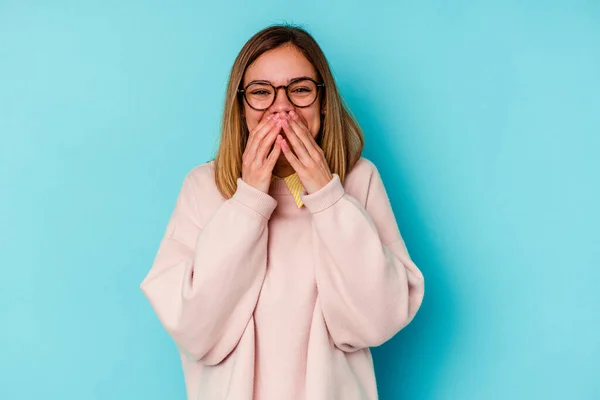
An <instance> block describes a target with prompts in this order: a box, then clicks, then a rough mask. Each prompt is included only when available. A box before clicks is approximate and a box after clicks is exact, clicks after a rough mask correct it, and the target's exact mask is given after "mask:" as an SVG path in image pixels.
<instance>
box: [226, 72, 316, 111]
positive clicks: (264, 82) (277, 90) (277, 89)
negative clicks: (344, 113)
mask: <svg viewBox="0 0 600 400" xmlns="http://www.w3.org/2000/svg"><path fill="white" fill-rule="evenodd" d="M307 80H308V81H312V82H313V83H314V84H315V85H316V86H317V95H316V96H315V99H314V100H313V101H312V102H311V103H310V104H308V105H305V106H298V105H296V103H294V102H293V101H292V99H291V98H290V94H289V93H288V87H289V86H290V85H293V84H294V83H296V82H299V81H307ZM257 83H260V84H267V85H269V86H271V87H272V88H273V92H274V93H275V95H274V96H273V101H272V102H271V104H269V105H268V106H267V107H265V108H255V107H252V105H251V104H250V102H249V101H248V98H247V97H246V93H247V91H246V90H247V89H248V88H249V87H250V86H252V85H255V84H257ZM282 88H283V89H284V91H285V96H286V97H287V99H288V101H289V102H290V103H292V104H293V105H294V106H295V107H298V108H306V107H310V106H312V105H313V104H314V103H315V101H317V99H318V98H319V93H320V91H321V90H322V89H324V88H325V83H323V82H317V81H316V80H314V79H313V78H309V77H307V76H306V77H301V78H296V79H294V80H292V81H290V83H288V84H287V85H279V86H273V84H272V83H271V82H269V81H254V82H251V83H250V84H248V85H247V86H246V87H245V88H243V89H238V90H237V92H238V93H239V94H241V95H242V97H243V98H244V100H245V101H246V104H248V107H250V108H251V109H253V110H256V111H264V110H266V109H268V108H269V107H271V106H272V105H273V104H274V103H275V100H277V94H278V93H279V89H282Z"/></svg>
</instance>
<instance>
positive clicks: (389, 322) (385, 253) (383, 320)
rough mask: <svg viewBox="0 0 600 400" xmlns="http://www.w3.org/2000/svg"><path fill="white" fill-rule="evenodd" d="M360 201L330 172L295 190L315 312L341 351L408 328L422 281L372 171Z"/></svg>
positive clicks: (380, 340) (378, 342)
mask: <svg viewBox="0 0 600 400" xmlns="http://www.w3.org/2000/svg"><path fill="white" fill-rule="evenodd" d="M371 165H372V173H371V177H370V180H369V188H368V194H367V199H366V205H365V206H364V207H363V205H362V204H361V203H360V202H359V201H358V200H357V199H356V198H354V197H352V196H351V195H349V194H348V193H346V192H345V189H344V187H343V186H342V184H341V182H340V178H339V176H338V175H337V174H333V179H332V180H331V181H330V182H329V183H328V184H327V185H325V186H324V187H322V188H321V189H320V190H318V191H316V192H314V193H311V194H309V195H303V197H302V200H303V202H304V204H305V205H306V207H307V208H308V209H309V211H310V212H311V213H312V220H313V230H314V239H313V240H314V243H313V244H314V245H313V252H314V253H313V254H314V259H315V275H316V280H317V288H318V292H319V298H320V300H321V307H322V311H323V317H324V319H325V322H326V325H327V328H328V330H329V333H330V335H331V337H332V339H333V341H334V343H335V345H336V346H337V347H338V348H339V349H341V350H343V351H346V352H352V351H356V350H358V349H360V348H365V347H374V346H379V345H381V344H383V343H384V342H386V341H387V340H389V339H391V338H392V337H393V336H394V335H395V334H396V333H397V332H398V331H400V330H401V329H402V328H403V327H405V326H406V325H408V324H409V323H410V322H411V320H412V319H413V317H414V316H415V314H416V313H417V310H418V309H419V307H420V305H421V302H422V300H423V295H424V278H423V275H422V273H421V271H420V270H419V269H418V268H417V266H416V265H415V263H414V262H413V261H412V260H411V258H410V256H409V253H408V251H407V249H406V246H405V244H404V240H403V239H402V236H401V235H400V231H399V229H398V226H397V224H396V219H395V217H394V214H393V211H392V208H391V205H390V201H389V199H388V197H387V193H386V190H385V188H384V186H383V182H382V180H381V177H380V175H379V173H378V171H377V168H376V167H375V165H374V164H372V163H371Z"/></svg>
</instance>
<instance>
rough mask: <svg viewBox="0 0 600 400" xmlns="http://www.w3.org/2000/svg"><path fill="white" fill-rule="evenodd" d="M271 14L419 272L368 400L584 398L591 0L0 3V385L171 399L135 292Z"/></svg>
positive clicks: (597, 132)
mask: <svg viewBox="0 0 600 400" xmlns="http://www.w3.org/2000/svg"><path fill="white" fill-rule="evenodd" d="M524 3H527V4H526V5H525V4H524ZM277 22H291V23H296V24H301V25H302V26H304V27H305V28H307V29H308V30H309V31H310V32H311V33H312V34H313V35H314V36H315V38H316V39H317V41H318V42H319V43H320V44H321V46H322V48H323V50H324V51H325V53H326V55H327V57H328V59H329V61H330V63H331V66H332V68H333V70H334V74H335V76H336V79H337V81H338V83H339V86H340V88H341V92H342V95H343V96H344V98H345V99H346V100H347V102H348V104H349V105H350V107H351V109H352V111H353V112H354V113H355V115H356V117H357V119H358V121H359V122H360V124H361V126H362V127H363V128H364V131H365V135H366V148H365V152H364V156H365V157H367V158H369V159H371V160H372V161H373V162H374V163H375V164H376V165H377V166H378V168H379V170H380V172H381V174H382V177H383V179H384V183H385V184H386V188H387V190H388V194H389V196H390V199H391V201H392V204H393V208H394V211H395V213H396V215H397V219H398V223H399V226H400V229H401V231H402V233H403V236H404V238H405V240H406V243H407V246H408V247H409V250H410V252H411V255H412V256H413V258H414V260H415V262H416V263H417V265H418V266H419V267H420V268H421V270H422V271H423V273H424V275H425V277H426V295H425V300H424V302H423V306H422V308H421V310H420V312H419V314H418V315H417V317H416V318H415V320H414V321H413V323H412V324H411V325H409V326H408V327H407V328H405V329H404V330H402V331H401V332H400V333H399V334H398V335H397V336H395V337H394V338H393V339H392V340H391V341H389V342H387V343H386V344H384V345H383V346H381V347H379V348H374V349H373V354H374V357H375V363H376V373H377V377H378V383H379V388H380V395H381V399H383V400H386V399H417V400H424V399H460V400H470V399H489V400H495V399H598V398H600V375H599V374H600V366H599V361H598V360H600V334H599V329H600V311H599V305H600V292H599V290H598V289H599V281H600V272H599V271H600V248H599V247H600V246H599V244H600V235H599V233H598V229H599V226H600V213H599V211H598V208H599V205H600V188H599V186H600V185H599V181H600V179H599V177H598V175H599V172H600V161H599V155H598V154H599V149H600V139H599V137H600V129H599V127H600V2H599V1H597V0H589V1H577V0H564V1H529V2H518V1H502V2H500V1H498V2H483V1H465V0H459V1H452V2H451V1H421V2H408V1H379V2H378V1H370V2H368V5H355V4H351V3H349V2H328V3H325V4H323V3H322V2H320V1H308V2H306V1H305V2H298V3H296V2H268V1H260V2H248V3H242V2H239V3H231V2H229V3H225V4H218V3H216V2H211V3H207V2H206V3H200V2H167V1H164V2H150V1H143V2H142V1H104V2H100V1H96V2H92V1H89V2H87V1H86V2H76V1H52V2H50V1H46V2H42V1H40V2H37V3H36V2H30V1H6V0H4V1H0V133H1V142H0V189H1V191H0V194H1V196H0V210H1V213H0V246H1V247H0V267H1V273H2V274H1V277H0V313H1V314H0V317H1V321H2V329H0V398H2V399H39V398H45V399H63V400H64V399H184V393H185V389H184V385H183V375H182V372H181V367H180V361H179V358H178V356H177V352H176V348H175V345H174V344H173V342H172V341H171V340H170V338H169V336H168V335H167V334H166V333H165V332H164V330H163V329H162V327H161V325H160V324H159V322H158V319H157V318H156V316H155V314H154V313H153V311H152V309H151V307H150V305H149V303H148V302H147V301H146V299H145V297H143V294H142V292H141V290H140V289H139V284H140V282H141V280H142V279H143V277H144V276H145V275H146V273H147V272H148V270H149V268H150V267H151V264H152V261H153V259H154V256H155V254H156V250H157V249H158V245H159V241H160V239H161V237H162V234H163V233H164V229H165V227H166V224H167V221H168V218H169V216H170V213H171V211H172V208H173V206H174V202H175V199H176V196H177V193H178V191H179V188H180V185H181V183H182V180H183V177H184V176H185V174H186V173H187V172H188V171H189V170H190V169H191V168H192V167H194V166H195V165H198V164H201V163H204V162H206V161H207V160H208V159H210V158H211V156H212V155H213V154H214V151H215V150H216V148H217V143H218V139H219V137H218V135H219V122H220V117H221V111H222V103H223V98H224V91H225V85H226V81H227V75H228V72H229V69H230V67H231V64H232V63H233V60H234V58H235V56H236V54H237V52H238V51H239V50H240V49H241V47H242V45H243V44H244V42H245V41H246V40H247V39H249V38H250V36H251V35H252V34H254V33H255V32H256V31H258V30H259V29H261V28H263V27H265V26H267V25H269V24H271V23H277Z"/></svg>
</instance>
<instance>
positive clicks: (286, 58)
mask: <svg viewBox="0 0 600 400" xmlns="http://www.w3.org/2000/svg"><path fill="white" fill-rule="evenodd" d="M300 76H308V77H310V78H313V79H317V74H316V71H315V68H314V67H313V65H312V64H311V63H310V62H309V61H308V60H307V59H306V57H304V55H303V54H302V53H301V52H300V51H299V50H298V49H297V48H295V47H294V46H282V47H278V48H276V49H273V50H269V51H267V52H265V53H263V54H261V55H260V57H258V58H257V59H256V60H255V61H254V62H253V63H252V64H251V65H250V66H249V67H248V68H247V69H246V73H245V74H244V80H243V83H242V84H243V85H247V84H248V83H249V82H252V81H255V80H266V81H270V82H271V83H272V84H274V85H285V84H287V83H288V82H289V81H290V80H291V79H293V78H297V77H300Z"/></svg>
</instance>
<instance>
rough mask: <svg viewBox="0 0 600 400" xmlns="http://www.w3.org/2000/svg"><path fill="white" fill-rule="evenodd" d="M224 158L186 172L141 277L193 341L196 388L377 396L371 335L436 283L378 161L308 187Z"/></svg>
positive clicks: (288, 395)
mask: <svg viewBox="0 0 600 400" xmlns="http://www.w3.org/2000/svg"><path fill="white" fill-rule="evenodd" d="M237 184H238V186H237V191H236V192H235V194H234V195H233V197H232V198H231V199H227V200H225V199H224V198H223V197H222V196H221V195H220V193H219V192H218V190H217V188H216V186H215V183H214V162H213V161H210V162H207V163H205V164H202V165H199V166H197V167H196V168H194V169H193V170H192V171H190V173H189V174H188V175H187V176H186V178H185V180H184V182H183V185H182V188H181V192H180V194H179V198H178V200H177V203H176V206H175V210H174V211H173V214H172V217H171V219H170V221H169V223H168V226H167V229H166V234H165V236H164V238H163V241H162V242H161V245H160V248H159V250H158V254H157V255H156V259H155V261H154V264H153V266H152V269H151V270H150V271H149V273H148V275H147V276H146V277H145V279H144V281H143V282H142V283H141V289H142V290H143V292H144V294H145V295H146V296H147V298H148V300H149V301H150V303H151V304H152V307H153V308H154V310H155V312H156V314H157V315H158V318H159V319H160V321H161V323H162V325H163V326H164V328H165V329H166V330H167V332H168V333H169V334H170V335H171V337H173V339H174V340H175V343H176V344H177V347H178V348H179V351H180V354H181V361H182V363H183V371H184V375H185V382H186V388H187V394H188V398H189V399H202V400H217V399H218V400H220V399H232V400H284V399H285V400H289V399H302V400H304V399H309V400H330V399H341V400H354V399H356V400H358V399H369V400H370V399H376V398H377V388H376V380H375V375H374V369H373V362H372V357H371V352H370V350H369V347H370V346H371V347H373V346H378V345H380V344H382V343H384V342H386V341H387V340H388V339H390V338H391V337H392V336H394V335H395V334H396V333H397V332H398V331H399V330H400V329H402V328H403V327H404V326H406V325H407V324H408V323H409V322H411V320H412V319H413V317H414V316H415V314H416V312H417V310H418V309H419V307H420V305H421V302H422V299H423V295H424V280H423V275H422V273H421V271H420V270H419V269H418V268H417V266H416V265H415V264H414V263H413V261H412V260H411V258H410V256H409V254H408V251H407V249H406V247H405V245H404V241H403V239H402V237H401V235H400V232H399V230H398V226H397V224H396V219H395V217H394V214H393V212H392V208H391V207H390V203H389V200H388V197H387V194H386V191H385V188H384V186H383V183H382V180H381V177H380V175H379V173H378V171H377V168H376V167H375V165H374V164H373V163H372V162H371V161H369V160H367V159H366V158H364V157H361V159H360V160H359V161H358V162H357V164H356V165H355V166H354V168H353V169H352V170H351V171H350V172H349V174H348V175H347V178H346V181H345V183H344V185H342V184H341V183H340V179H339V176H338V175H337V174H334V178H333V179H332V180H331V181H330V182H329V183H328V184H327V185H326V186H324V187H323V188H321V189H320V190H319V191H317V192H315V193H311V194H309V195H306V194H304V195H303V196H302V200H303V201H304V205H305V207H301V208H298V207H297V205H296V203H295V202H294V198H293V196H292V194H291V192H290V191H289V190H288V188H287V187H286V184H285V181H283V180H274V181H273V183H272V184H271V188H270V190H269V193H268V194H267V193H264V192H262V191H260V190H258V189H256V188H254V187H252V186H250V185H248V184H246V183H245V182H244V181H242V180H241V179H238V181H237Z"/></svg>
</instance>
